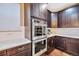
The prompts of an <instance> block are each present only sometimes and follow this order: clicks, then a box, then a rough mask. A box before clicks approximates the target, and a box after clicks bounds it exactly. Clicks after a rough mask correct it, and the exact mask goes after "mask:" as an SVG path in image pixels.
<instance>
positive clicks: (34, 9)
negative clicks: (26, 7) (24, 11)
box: [31, 3, 39, 17]
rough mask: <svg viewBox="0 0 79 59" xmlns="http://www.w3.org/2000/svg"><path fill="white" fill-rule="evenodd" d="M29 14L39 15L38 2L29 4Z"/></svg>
mask: <svg viewBox="0 0 79 59" xmlns="http://www.w3.org/2000/svg"><path fill="white" fill-rule="evenodd" d="M31 16H34V17H39V3H32V4H31Z"/></svg>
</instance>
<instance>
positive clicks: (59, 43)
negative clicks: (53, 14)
mask: <svg viewBox="0 0 79 59" xmlns="http://www.w3.org/2000/svg"><path fill="white" fill-rule="evenodd" d="M55 48H58V49H61V50H66V46H65V40H64V38H63V37H59V36H56V37H55Z"/></svg>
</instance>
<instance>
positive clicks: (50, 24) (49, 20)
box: [47, 10, 52, 28]
mask: <svg viewBox="0 0 79 59" xmlns="http://www.w3.org/2000/svg"><path fill="white" fill-rule="evenodd" d="M47 27H48V28H51V27H52V22H51V12H50V11H49V10H47Z"/></svg>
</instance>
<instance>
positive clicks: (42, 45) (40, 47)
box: [35, 40, 46, 54]
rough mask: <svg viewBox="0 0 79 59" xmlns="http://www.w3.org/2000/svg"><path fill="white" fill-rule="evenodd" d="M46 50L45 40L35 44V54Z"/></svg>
mask: <svg viewBox="0 0 79 59" xmlns="http://www.w3.org/2000/svg"><path fill="white" fill-rule="evenodd" d="M45 48H46V40H43V41H40V42H37V43H35V54H36V53H38V52H39V51H41V50H43V49H45Z"/></svg>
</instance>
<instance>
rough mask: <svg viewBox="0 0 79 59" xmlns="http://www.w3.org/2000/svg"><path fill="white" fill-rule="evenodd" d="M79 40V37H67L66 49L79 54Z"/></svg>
mask: <svg viewBox="0 0 79 59" xmlns="http://www.w3.org/2000/svg"><path fill="white" fill-rule="evenodd" d="M78 44H79V40H77V39H70V38H69V39H67V40H66V51H67V52H69V53H71V54H73V55H78V54H79V47H78Z"/></svg>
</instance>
